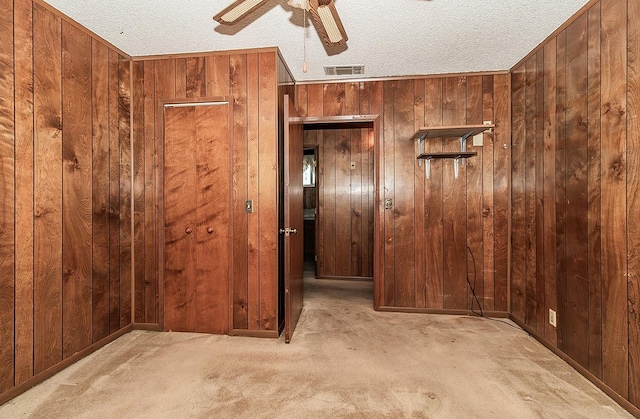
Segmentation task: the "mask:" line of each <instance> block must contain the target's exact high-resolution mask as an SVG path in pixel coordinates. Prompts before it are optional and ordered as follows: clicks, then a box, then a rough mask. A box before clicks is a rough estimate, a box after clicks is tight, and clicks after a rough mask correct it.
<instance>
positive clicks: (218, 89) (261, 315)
mask: <svg viewBox="0 0 640 419" xmlns="http://www.w3.org/2000/svg"><path fill="white" fill-rule="evenodd" d="M277 60H278V54H277V51H276V50H275V49H265V50H263V51H257V52H250V53H238V54H205V55H202V56H189V57H181V58H166V59H149V60H143V61H136V62H134V63H133V70H132V71H133V75H134V77H133V79H134V82H133V85H134V92H138V91H139V92H141V95H135V96H134V97H135V98H138V100H134V103H133V112H134V117H133V120H134V121H136V123H134V127H133V135H134V153H135V152H136V151H135V150H137V154H136V156H137V157H136V158H135V160H134V173H135V182H134V183H135V189H134V198H135V199H134V203H135V221H136V223H135V233H134V236H135V250H136V257H135V261H136V263H135V290H136V293H135V307H136V310H135V321H136V322H143V323H160V322H161V316H162V307H161V305H162V299H161V297H160V295H159V290H160V284H159V281H161V270H162V269H163V266H164V265H163V250H162V245H161V243H156V240H157V237H158V236H157V235H156V233H157V231H161V230H158V229H162V223H163V219H164V218H163V217H164V216H163V213H162V208H163V197H162V184H163V177H162V176H163V175H162V167H163V163H162V162H163V156H164V154H163V133H162V127H163V115H162V103H163V102H167V101H171V100H175V99H185V98H189V99H193V100H194V101H197V100H200V99H203V98H216V97H218V98H219V97H221V96H230V97H232V98H233V157H232V159H233V160H232V164H233V279H232V289H233V296H232V297H233V328H234V329H236V330H239V331H242V330H248V331H253V332H260V331H263V332H264V331H266V332H268V333H272V334H273V333H277V327H278V325H277V317H278V313H277V303H278V295H277V292H278V282H277V280H278V180H279V174H278V96H277V95H278V83H277V81H278V73H277V69H278V67H277ZM247 199H252V200H253V204H254V210H253V213H251V214H247V213H245V209H244V208H245V206H244V205H245V200H247Z"/></svg>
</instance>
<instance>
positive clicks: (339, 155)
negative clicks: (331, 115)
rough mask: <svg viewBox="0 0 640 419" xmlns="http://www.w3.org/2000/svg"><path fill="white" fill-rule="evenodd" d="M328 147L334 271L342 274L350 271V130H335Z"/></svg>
mask: <svg viewBox="0 0 640 419" xmlns="http://www.w3.org/2000/svg"><path fill="white" fill-rule="evenodd" d="M325 146H326V144H325ZM329 147H333V148H334V153H335V202H334V203H335V233H334V238H335V239H334V240H335V249H336V250H335V266H336V268H335V272H336V274H341V275H344V274H345V273H350V272H351V237H352V231H351V218H352V215H351V198H352V197H351V187H350V183H351V169H350V164H351V152H350V150H351V132H350V131H349V130H343V129H339V130H337V131H336V138H335V141H334V142H332V143H331V144H330V145H329ZM326 197H327V193H326V191H325V199H326Z"/></svg>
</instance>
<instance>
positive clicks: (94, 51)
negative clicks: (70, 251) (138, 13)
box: [91, 41, 109, 343]
mask: <svg viewBox="0 0 640 419" xmlns="http://www.w3.org/2000/svg"><path fill="white" fill-rule="evenodd" d="M91 120H92V127H91V129H92V132H93V144H92V148H93V163H92V168H93V173H92V182H93V195H92V201H93V217H92V222H93V226H92V227H93V228H92V230H93V248H92V254H93V256H92V259H93V283H92V295H93V307H92V317H93V322H92V323H93V333H92V340H93V342H94V343H95V342H97V341H99V340H100V339H103V338H105V337H107V336H108V335H109V49H108V48H107V47H106V46H105V45H103V44H101V43H100V42H97V41H92V43H91Z"/></svg>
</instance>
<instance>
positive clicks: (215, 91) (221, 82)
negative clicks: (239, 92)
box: [205, 55, 229, 97]
mask: <svg viewBox="0 0 640 419" xmlns="http://www.w3.org/2000/svg"><path fill="white" fill-rule="evenodd" d="M205 62H206V64H205V65H206V75H205V81H206V85H207V87H206V92H207V96H209V97H219V96H226V95H228V94H229V56H228V55H213V56H209V57H206V58H205Z"/></svg>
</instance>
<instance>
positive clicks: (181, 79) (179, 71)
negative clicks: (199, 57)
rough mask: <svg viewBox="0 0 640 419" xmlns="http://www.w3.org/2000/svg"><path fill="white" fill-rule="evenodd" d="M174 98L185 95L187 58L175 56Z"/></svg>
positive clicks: (180, 97) (184, 96) (181, 97)
mask: <svg viewBox="0 0 640 419" xmlns="http://www.w3.org/2000/svg"><path fill="white" fill-rule="evenodd" d="M175 66H176V80H175V82H176V84H175V86H176V92H175V93H176V94H175V98H176V99H183V98H186V97H187V59H186V58H176V60H175Z"/></svg>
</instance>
